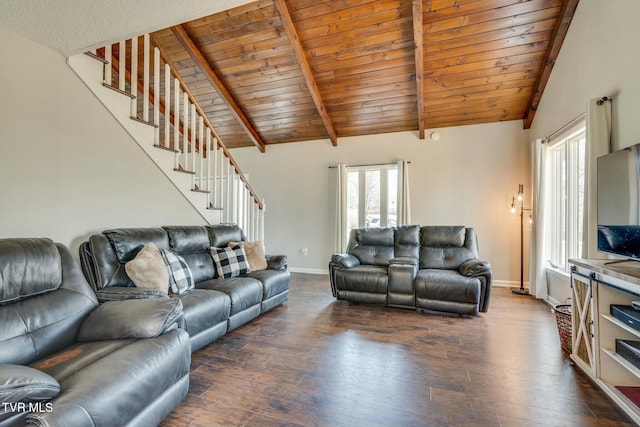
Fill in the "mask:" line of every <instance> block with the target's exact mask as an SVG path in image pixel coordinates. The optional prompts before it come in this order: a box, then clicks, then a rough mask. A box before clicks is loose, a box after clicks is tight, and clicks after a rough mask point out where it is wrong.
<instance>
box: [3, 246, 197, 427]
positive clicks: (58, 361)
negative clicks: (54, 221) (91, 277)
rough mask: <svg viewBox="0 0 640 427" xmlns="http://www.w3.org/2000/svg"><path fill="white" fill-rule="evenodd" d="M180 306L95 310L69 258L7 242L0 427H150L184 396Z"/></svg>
mask: <svg viewBox="0 0 640 427" xmlns="http://www.w3.org/2000/svg"><path fill="white" fill-rule="evenodd" d="M181 315H182V306H181V304H180V302H179V301H170V300H135V301H120V302H110V303H105V304H100V305H98V301H97V299H96V296H95V294H94V292H93V290H92V289H91V287H90V285H89V284H88V283H87V281H86V280H85V278H84V277H83V275H82V272H81V270H80V267H79V265H78V264H77V262H76V261H75V260H74V259H73V258H72V256H71V254H70V253H69V250H68V249H67V248H66V247H65V246H63V245H61V244H56V243H54V242H53V241H51V240H50V239H26V238H22V239H1V240H0V319H1V321H0V388H1V390H2V400H3V406H2V408H0V409H1V410H0V426H3V427H4V426H24V425H25V424H27V423H28V424H29V425H37V426H52V427H53V426H58V427H94V426H101V427H107V426H113V427H116V426H117V427H122V426H153V425H157V424H159V423H160V421H161V420H162V419H163V418H164V417H166V416H167V414H169V413H170V412H171V411H172V410H173V408H174V407H175V406H176V405H177V404H178V402H180V401H181V400H182V399H183V398H184V397H185V396H186V394H187V391H188V388H189V365H190V362H191V349H190V345H189V336H188V335H187V333H186V332H185V331H183V330H181V329H179V328H178V324H177V320H178V319H179V318H180V316H181Z"/></svg>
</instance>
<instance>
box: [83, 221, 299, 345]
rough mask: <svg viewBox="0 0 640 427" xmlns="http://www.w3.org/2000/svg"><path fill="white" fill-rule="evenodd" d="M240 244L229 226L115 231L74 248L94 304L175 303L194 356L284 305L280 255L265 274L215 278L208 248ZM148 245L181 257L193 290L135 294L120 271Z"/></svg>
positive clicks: (285, 282)
mask: <svg viewBox="0 0 640 427" xmlns="http://www.w3.org/2000/svg"><path fill="white" fill-rule="evenodd" d="M246 240H247V239H246V236H245V234H244V232H243V231H242V229H240V228H239V227H238V226H237V225H235V224H219V225H207V226H166V227H158V228H120V229H113V230H106V231H104V232H102V233H100V234H94V235H92V236H90V237H89V240H88V241H86V242H84V243H82V245H81V246H80V260H81V265H82V269H83V271H84V273H85V276H86V277H87V279H88V280H89V283H91V285H92V286H93V287H94V289H95V292H96V295H97V297H98V300H99V301H111V300H121V299H131V298H133V299H135V298H178V299H180V300H181V301H182V305H183V307H184V308H183V311H184V320H183V323H182V327H183V328H184V329H185V330H186V331H187V332H188V333H189V335H190V337H191V349H192V351H195V350H197V349H199V348H201V347H203V346H205V345H207V344H209V343H211V342H213V341H215V340H216V339H218V338H220V337H221V336H223V335H225V334H226V333H227V332H229V331H231V330H233V329H235V328H237V327H239V326H241V325H243V324H245V323H247V322H248V321H250V320H252V319H254V318H256V317H258V316H259V315H260V314H262V313H264V312H266V311H268V310H270V309H272V308H274V307H276V306H278V305H279V304H282V303H283V302H285V301H286V300H287V299H288V296H289V286H290V280H291V279H290V273H289V271H288V270H287V258H286V256H284V255H276V256H267V263H268V267H267V268H266V269H265V270H257V271H251V272H249V273H247V274H243V275H240V276H238V277H232V278H221V277H218V274H217V271H216V268H215V265H214V262H213V258H212V257H211V247H225V246H227V245H228V244H229V243H230V242H241V241H246ZM148 242H152V243H154V244H155V245H156V246H157V247H158V248H159V249H168V250H171V251H172V252H174V253H176V254H178V255H180V256H182V257H183V258H184V260H185V262H186V263H187V264H188V265H189V269H190V270H191V272H192V274H193V279H194V282H195V289H192V290H189V291H187V292H184V293H182V294H180V295H172V296H168V295H166V294H164V293H162V292H160V291H155V290H148V289H143V288H136V287H135V285H134V284H133V282H132V281H131V280H130V278H129V276H128V275H127V273H126V271H125V265H126V263H127V262H128V261H130V260H132V259H133V258H134V257H135V256H136V254H137V253H138V251H139V250H140V249H141V248H142V247H143V246H144V245H145V244H146V243H148Z"/></svg>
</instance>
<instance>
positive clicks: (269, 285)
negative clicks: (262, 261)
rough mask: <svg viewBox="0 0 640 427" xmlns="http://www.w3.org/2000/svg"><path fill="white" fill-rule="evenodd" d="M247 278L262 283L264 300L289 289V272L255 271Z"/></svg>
mask: <svg viewBox="0 0 640 427" xmlns="http://www.w3.org/2000/svg"><path fill="white" fill-rule="evenodd" d="M247 276H249V277H252V278H254V279H257V280H259V281H260V283H262V287H263V294H262V299H263V300H268V299H269V298H271V297H274V296H276V295H278V294H281V293H282V292H285V291H287V290H288V289H289V282H290V276H291V275H290V273H289V270H255V271H252V272H251V273H249V274H247Z"/></svg>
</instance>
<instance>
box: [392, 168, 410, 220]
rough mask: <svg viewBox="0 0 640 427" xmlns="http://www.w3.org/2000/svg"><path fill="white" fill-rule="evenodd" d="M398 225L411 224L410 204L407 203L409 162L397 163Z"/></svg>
mask: <svg viewBox="0 0 640 427" xmlns="http://www.w3.org/2000/svg"><path fill="white" fill-rule="evenodd" d="M396 221H397V223H398V225H409V224H411V204H410V203H409V162H408V161H406V160H400V161H398V212H397V218H396Z"/></svg>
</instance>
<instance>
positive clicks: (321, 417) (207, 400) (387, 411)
mask: <svg viewBox="0 0 640 427" xmlns="http://www.w3.org/2000/svg"><path fill="white" fill-rule="evenodd" d="M328 280H329V279H328V276H321V275H308V274H299V273H298V274H293V275H292V282H291V293H290V298H289V301H288V302H286V303H285V304H284V305H283V306H280V307H277V308H275V309H273V310H272V311H271V312H269V313H266V314H264V315H262V316H261V317H259V318H258V319H255V320H254V321H253V322H250V323H249V324H247V325H244V326H242V327H240V328H238V329H237V330H235V331H233V332H231V333H230V334H228V335H226V336H224V337H222V338H221V339H220V340H218V341H217V342H215V343H213V344H211V345H209V346H208V347H205V348H204V349H201V350H198V351H197V352H195V353H194V354H193V359H192V372H191V388H190V391H189V395H188V396H187V398H186V399H185V400H184V401H183V402H182V403H181V404H180V405H179V406H178V407H177V408H176V409H175V410H174V411H173V412H172V413H171V414H170V415H169V416H168V417H167V419H166V420H165V421H164V422H163V423H162V426H163V427H182V426H189V427H195V426H207V427H210V426H260V427H265V426H267V427H268V426H345V427H347V426H348V427H355V426H363V427H370V426H536V427H537V426H580V427H585V426H633V425H635V424H633V422H631V421H630V420H629V419H628V418H627V417H626V416H625V415H624V414H623V413H622V412H621V411H620V410H618V409H617V408H616V407H615V406H614V405H613V404H612V403H611V402H610V401H609V399H608V398H607V397H606V396H605V395H604V394H603V393H602V392H601V391H600V390H599V389H598V388H597V387H596V386H595V385H593V384H592V383H591V381H590V380H589V379H588V378H587V377H586V376H584V375H583V374H581V373H580V372H579V371H578V369H577V368H576V367H575V366H572V365H571V364H570V362H569V360H568V359H567V358H565V357H563V355H562V353H561V351H560V342H559V339H558V333H557V330H556V325H555V319H554V316H553V314H552V313H551V311H550V309H549V307H548V306H546V305H545V304H544V303H542V302H540V301H536V300H535V299H533V298H531V297H522V296H517V295H513V294H512V293H510V292H509V290H508V289H504V288H494V289H493V300H492V302H491V306H490V309H489V312H488V313H484V314H482V315H480V316H479V317H473V318H471V317H469V318H459V317H449V316H442V315H434V314H426V313H420V312H416V311H412V310H406V309H394V308H385V307H372V306H366V305H355V304H349V303H345V302H342V301H336V300H335V299H334V298H333V297H332V296H331V291H330V289H329V281H328Z"/></svg>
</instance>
